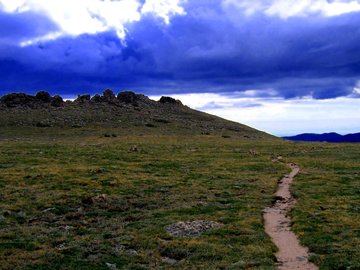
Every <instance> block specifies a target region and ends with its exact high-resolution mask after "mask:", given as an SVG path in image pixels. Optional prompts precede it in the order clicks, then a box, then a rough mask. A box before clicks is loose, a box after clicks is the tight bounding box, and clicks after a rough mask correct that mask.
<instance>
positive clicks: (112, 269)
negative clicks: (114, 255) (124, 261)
mask: <svg viewBox="0 0 360 270" xmlns="http://www.w3.org/2000/svg"><path fill="white" fill-rule="evenodd" d="M105 264H106V266H107V267H108V268H109V269H111V270H115V269H117V267H116V264H112V263H105Z"/></svg>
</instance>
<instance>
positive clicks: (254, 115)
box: [0, 0, 360, 135]
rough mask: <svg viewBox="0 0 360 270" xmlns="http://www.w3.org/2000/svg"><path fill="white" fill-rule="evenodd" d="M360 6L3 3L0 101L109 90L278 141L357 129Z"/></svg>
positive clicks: (313, 0)
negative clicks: (181, 107)
mask: <svg viewBox="0 0 360 270" xmlns="http://www.w3.org/2000/svg"><path fill="white" fill-rule="evenodd" d="M359 26H360V0H349V1H345V0H112V1H111V0H51V1H50V0H0V95H4V94H7V93H10V92H14V91H21V92H27V93H35V92H36V91H38V90H40V89H45V90H47V91H49V92H50V93H51V94H61V95H63V96H68V97H71V96H74V95H77V94H81V93H90V94H94V93H98V92H101V91H102V90H103V89H105V88H112V89H113V90H114V91H116V92H118V91H120V90H124V89H130V90H133V91H135V92H141V93H145V94H147V95H150V96H151V97H153V98H158V97H159V96H161V95H171V96H174V97H176V98H179V99H181V100H182V101H183V103H185V104H187V105H189V106H190V107H192V108H196V109H199V110H203V111H207V112H210V113H213V114H217V115H220V116H222V117H225V118H228V119H232V120H235V121H239V122H241V123H244V124H247V125H250V126H253V127H255V128H258V129H261V130H265V131H267V132H269V133H272V134H276V135H289V134H297V133H302V132H327V131H337V132H339V133H350V132H360V27H359Z"/></svg>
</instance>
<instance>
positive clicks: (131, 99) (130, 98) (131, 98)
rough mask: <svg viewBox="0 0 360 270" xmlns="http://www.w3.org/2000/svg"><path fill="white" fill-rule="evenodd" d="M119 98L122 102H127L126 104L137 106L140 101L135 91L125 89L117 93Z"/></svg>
mask: <svg viewBox="0 0 360 270" xmlns="http://www.w3.org/2000/svg"><path fill="white" fill-rule="evenodd" d="M117 100H118V101H120V102H122V103H126V104H131V105H135V106H137V105H138V103H137V101H138V98H137V95H136V94H135V93H134V92H131V91H124V92H120V93H119V94H118V95H117Z"/></svg>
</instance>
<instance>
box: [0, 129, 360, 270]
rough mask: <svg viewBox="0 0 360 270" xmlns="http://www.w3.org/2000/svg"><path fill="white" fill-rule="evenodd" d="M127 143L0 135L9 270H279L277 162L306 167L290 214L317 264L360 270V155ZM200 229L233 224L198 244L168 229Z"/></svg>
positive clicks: (0, 215) (241, 143)
mask: <svg viewBox="0 0 360 270" xmlns="http://www.w3.org/2000/svg"><path fill="white" fill-rule="evenodd" d="M59 132H60V133H59ZM105 133H108V134H110V137H104V136H103V135H104V134H105ZM19 134H22V135H19ZM112 134H114V136H112ZM116 134H120V135H116ZM121 134H123V132H121V131H119V132H117V131H116V130H108V131H107V130H105V131H104V130H96V129H94V130H90V129H88V130H81V129H63V130H56V129H51V128H44V129H40V128H29V129H27V130H21V132H20V131H19V130H16V129H6V130H3V131H2V132H1V134H0V138H1V141H0V188H1V189H0V265H1V267H2V268H3V269H109V266H108V265H107V263H108V264H112V265H114V264H115V265H116V267H117V269H275V256H274V252H276V247H275V246H274V245H273V244H272V242H271V240H270V238H269V237H268V236H267V235H266V234H265V232H264V228H263V224H262V210H263V209H264V208H265V207H267V206H270V205H271V203H272V201H273V193H274V192H275V190H276V188H277V182H278V180H279V179H280V178H281V177H282V176H283V175H284V174H285V173H288V172H289V169H288V168H287V167H286V166H285V164H283V163H282V162H272V159H273V157H274V156H276V155H282V156H283V162H297V163H299V164H300V166H301V168H302V172H301V173H300V175H299V176H298V177H297V178H296V179H295V183H294V186H293V191H294V194H295V195H296V197H297V198H298V204H297V205H296V207H295V209H294V210H293V211H292V213H291V214H292V220H293V223H294V224H293V228H294V231H295V232H296V233H297V234H298V235H299V237H300V239H301V242H302V243H304V244H305V245H307V246H308V247H309V248H310V251H311V252H312V256H311V260H312V261H314V262H315V263H317V264H318V265H319V266H320V268H321V269H360V259H359V258H360V249H359V246H360V227H359V224H360V201H359V200H360V199H359V198H360V165H359V164H360V163H359V161H360V145H355V144H301V143H292V142H284V141H280V140H268V141H265V140H263V141H257V140H251V139H248V140H245V139H241V140H239V139H238V138H235V137H231V136H224V137H222V136H207V135H202V136H200V135H198V136H176V137H175V136H157V135H148V136H145V135H143V136H136V135H134V136H126V135H121ZM135 145H136V146H137V149H138V151H136V152H132V151H129V149H130V148H132V147H133V146H135ZM251 149H253V150H256V152H257V154H256V155H251V154H249V150H251ZM193 220H209V221H215V222H219V223H221V224H223V226H222V227H221V228H219V229H214V230H211V231H208V232H205V233H204V234H202V235H201V236H198V237H192V238H184V237H172V236H170V235H169V234H168V233H167V232H166V230H165V227H166V226H168V225H170V224H173V223H176V222H178V221H193ZM166 258H171V259H175V260H176V261H177V262H176V264H174V265H172V264H170V263H168V262H166V261H165V259H166ZM349 267H350V268H349Z"/></svg>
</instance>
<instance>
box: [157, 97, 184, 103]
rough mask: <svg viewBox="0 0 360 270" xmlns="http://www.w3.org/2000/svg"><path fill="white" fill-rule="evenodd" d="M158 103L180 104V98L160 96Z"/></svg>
mask: <svg viewBox="0 0 360 270" xmlns="http://www.w3.org/2000/svg"><path fill="white" fill-rule="evenodd" d="M159 102H160V103H163V104H174V105H182V103H181V101H180V100H177V99H174V98H172V97H164V96H162V97H161V98H160V100H159Z"/></svg>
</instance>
